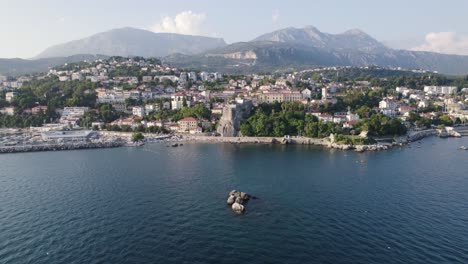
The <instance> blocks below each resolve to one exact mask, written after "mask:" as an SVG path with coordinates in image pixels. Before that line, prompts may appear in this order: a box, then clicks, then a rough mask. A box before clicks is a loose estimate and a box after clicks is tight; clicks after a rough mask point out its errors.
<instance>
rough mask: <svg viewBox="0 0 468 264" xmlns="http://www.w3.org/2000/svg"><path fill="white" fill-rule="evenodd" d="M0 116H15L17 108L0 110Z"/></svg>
mask: <svg viewBox="0 0 468 264" xmlns="http://www.w3.org/2000/svg"><path fill="white" fill-rule="evenodd" d="M0 114H3V115H9V116H12V115H14V114H15V108H14V107H11V106H10V107H3V108H2V109H0Z"/></svg>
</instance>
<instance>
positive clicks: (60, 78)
mask: <svg viewBox="0 0 468 264" xmlns="http://www.w3.org/2000/svg"><path fill="white" fill-rule="evenodd" d="M69 80H70V76H67V75H64V76H59V81H61V82H66V81H69Z"/></svg>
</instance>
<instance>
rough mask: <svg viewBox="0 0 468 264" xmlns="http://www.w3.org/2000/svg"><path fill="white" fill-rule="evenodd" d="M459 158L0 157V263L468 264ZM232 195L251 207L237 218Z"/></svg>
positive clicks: (464, 159)
mask: <svg viewBox="0 0 468 264" xmlns="http://www.w3.org/2000/svg"><path fill="white" fill-rule="evenodd" d="M461 145H468V138H463V139H438V138H429V139H425V140H423V141H422V142H421V143H415V144H413V145H412V147H411V148H408V147H406V148H402V149H394V150H391V151H385V152H379V153H363V154H361V153H354V152H342V151H329V150H321V149H318V148H314V147H310V146H270V145H229V144H226V145H221V144H185V145H184V146H183V147H180V148H166V147H165V145H163V144H161V145H148V146H144V147H142V148H120V149H100V150H79V151H63V152H42V153H26V154H6V155H0V166H1V169H0V263H239V262H240V263H247V262H248V263H426V264H427V263H468V151H459V150H457V148H458V147H459V146H461ZM418 146H420V147H418ZM361 161H362V162H361ZM231 189H238V190H242V191H245V192H248V193H251V194H253V195H256V196H258V197H259V198H260V199H259V200H254V201H251V202H250V203H249V204H248V205H247V213H246V214H244V215H240V216H239V215H235V214H234V213H232V212H231V210H230V209H229V208H228V207H227V206H226V198H227V193H228V192H229V191H230V190H231Z"/></svg>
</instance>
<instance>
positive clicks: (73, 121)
mask: <svg viewBox="0 0 468 264" xmlns="http://www.w3.org/2000/svg"><path fill="white" fill-rule="evenodd" d="M88 111H89V107H65V108H63V111H62V116H61V117H60V123H61V124H68V125H77V124H78V121H79V120H80V119H81V117H83V116H84V114H85V113H86V112H88Z"/></svg>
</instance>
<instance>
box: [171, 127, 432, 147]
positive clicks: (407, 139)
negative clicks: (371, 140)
mask: <svg viewBox="0 0 468 264" xmlns="http://www.w3.org/2000/svg"><path fill="white" fill-rule="evenodd" d="M434 135H437V131H436V130H434V129H429V130H423V131H412V132H410V133H408V134H407V135H405V136H401V137H398V138H394V139H393V138H392V140H394V141H393V142H392V143H377V144H372V145H347V144H338V143H332V142H330V141H329V140H327V139H317V138H307V137H291V138H288V139H287V140H286V139H285V138H281V137H214V136H198V135H179V136H178V138H179V139H178V141H186V142H203V143H230V144H292V145H315V146H321V147H325V148H329V149H339V150H354V151H357V152H364V151H380V150H388V149H391V148H392V147H397V146H403V145H407V144H410V143H411V142H414V141H417V140H420V139H423V138H425V137H430V136H434Z"/></svg>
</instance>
